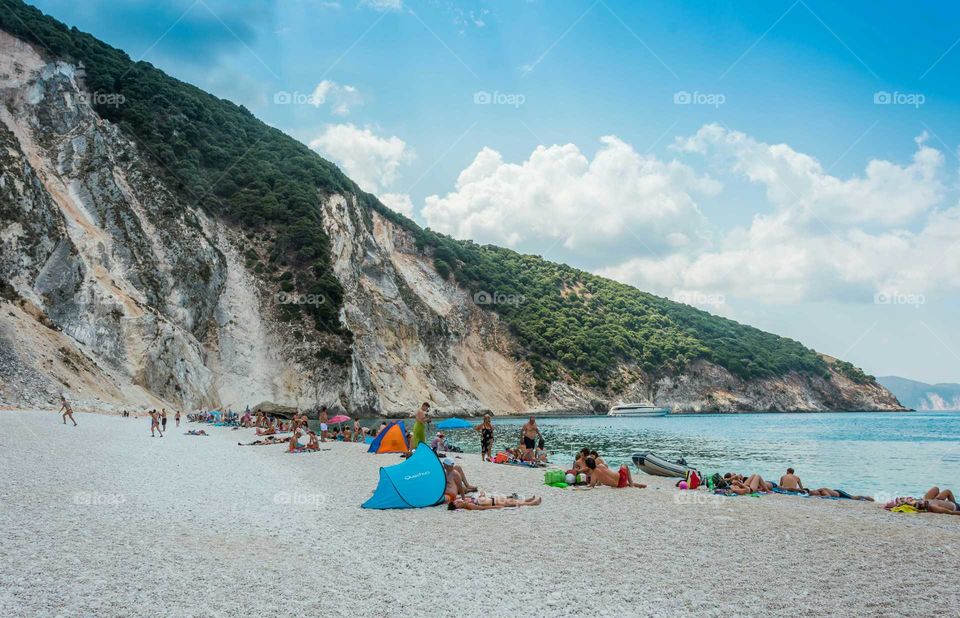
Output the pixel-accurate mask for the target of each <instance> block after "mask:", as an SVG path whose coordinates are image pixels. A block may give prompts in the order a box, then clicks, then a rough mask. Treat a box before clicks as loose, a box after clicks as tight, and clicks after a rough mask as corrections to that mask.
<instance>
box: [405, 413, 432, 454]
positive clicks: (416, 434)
mask: <svg viewBox="0 0 960 618" xmlns="http://www.w3.org/2000/svg"><path fill="white" fill-rule="evenodd" d="M429 411H430V404H429V403H427V402H426V401H424V402H423V405H422V406H420V409H419V410H417V415H416V418H415V420H414V421H413V437H412V438H411V439H410V452H411V453H412V452H413V451H415V450H417V445H418V444H420V443H421V442H426V441H427V423H429V422H430V417H429V416H427V412H429Z"/></svg>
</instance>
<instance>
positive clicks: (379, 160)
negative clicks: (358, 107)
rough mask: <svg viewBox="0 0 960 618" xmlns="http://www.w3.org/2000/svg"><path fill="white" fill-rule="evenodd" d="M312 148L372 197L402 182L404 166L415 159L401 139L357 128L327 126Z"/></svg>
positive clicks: (351, 125)
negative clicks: (400, 178) (341, 169)
mask: <svg viewBox="0 0 960 618" xmlns="http://www.w3.org/2000/svg"><path fill="white" fill-rule="evenodd" d="M310 147H311V148H313V149H314V150H316V151H317V152H319V153H320V154H322V155H325V156H327V157H329V158H330V159H331V160H333V161H334V162H335V163H337V164H338V165H339V166H340V167H342V168H343V171H344V172H346V174H347V175H348V176H350V177H351V178H352V179H353V180H354V181H356V183H357V184H358V185H360V188H362V189H363V190H364V191H369V192H371V193H379V192H381V191H382V190H384V189H386V188H387V187H389V186H390V185H392V184H393V183H394V182H395V181H396V180H397V178H399V175H400V168H401V166H403V165H405V164H407V163H409V162H410V161H412V160H413V159H414V156H415V155H414V153H413V150H412V149H411V148H410V147H408V146H407V143H406V142H404V141H403V140H402V139H400V138H399V137H396V136H392V137H386V138H384V137H379V136H378V135H376V134H375V133H374V132H373V131H371V130H370V129H369V128H362V129H361V128H359V127H357V126H354V125H353V124H332V125H327V126H326V128H325V129H324V131H323V133H321V134H320V135H318V136H317V137H316V138H314V139H312V140H311V141H310Z"/></svg>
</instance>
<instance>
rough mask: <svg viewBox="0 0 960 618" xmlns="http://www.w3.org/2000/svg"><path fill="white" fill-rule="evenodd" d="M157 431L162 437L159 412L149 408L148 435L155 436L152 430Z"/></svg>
mask: <svg viewBox="0 0 960 618" xmlns="http://www.w3.org/2000/svg"><path fill="white" fill-rule="evenodd" d="M155 431H156V432H159V433H160V437H161V438H162V437H163V431H162V430H161V429H160V414H159V413H158V412H157V411H156V410H150V437H151V438H155V437H156V435H154V432H155Z"/></svg>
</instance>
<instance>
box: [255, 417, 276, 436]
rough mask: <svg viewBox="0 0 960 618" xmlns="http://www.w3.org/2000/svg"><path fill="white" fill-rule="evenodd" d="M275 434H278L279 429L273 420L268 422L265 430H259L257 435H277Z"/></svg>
mask: <svg viewBox="0 0 960 618" xmlns="http://www.w3.org/2000/svg"><path fill="white" fill-rule="evenodd" d="M275 433H277V428H276V426H275V425H274V424H273V420H272V419H271V420H270V421H268V422H267V426H266V427H265V428H264V429H258V430H257V435H258V436H272V435H273V434H275Z"/></svg>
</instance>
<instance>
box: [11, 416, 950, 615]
mask: <svg viewBox="0 0 960 618" xmlns="http://www.w3.org/2000/svg"><path fill="white" fill-rule="evenodd" d="M76 417H77V421H78V423H79V426H78V427H73V426H69V425H68V426H64V425H62V424H61V418H60V416H59V415H57V414H56V413H54V412H53V411H37V410H31V411H2V412H0V463H2V466H0V469H2V474H0V507H2V508H0V539H2V541H0V608H2V610H0V614H2V615H5V616H54V615H56V616H61V615H69V616H85V615H96V616H131V615H164V616H274V615H276V616H281V615H285V616H289V615H301V614H303V615H320V616H334V615H353V616H414V615H416V616H419V615H426V616H455V615H484V616H500V615H523V616H573V615H598V616H608V615H609V616H625V615H631V616H633V615H636V616H686V615H691V616H692V615H696V616H732V615H737V616H802V615H810V616H814V615H841V614H842V615H845V616H888V615H889V616H896V615H903V614H914V615H925V614H938V615H954V614H955V613H956V612H957V611H958V608H960V570H958V569H957V564H958V559H960V517H953V516H946V515H926V514H916V515H907V514H896V513H888V512H886V511H884V510H883V509H882V508H881V506H880V505H878V504H873V503H864V502H854V501H849V500H836V501H834V500H823V499H817V498H798V497H789V496H780V495H767V496H763V497H760V498H754V497H738V498H726V497H718V496H712V495H710V494H708V493H707V492H705V491H704V492H681V491H679V490H677V489H674V487H673V481H671V480H669V479H657V478H651V477H648V476H646V475H643V474H641V473H635V480H638V481H641V482H646V483H648V484H649V485H650V487H648V488H647V489H643V490H638V489H632V488H631V489H620V490H616V489H609V488H598V489H593V490H573V489H555V488H551V487H546V486H544V485H543V470H532V469H525V468H520V467H513V466H504V465H495V464H490V463H483V462H481V461H480V459H479V457H478V456H476V455H457V457H458V458H459V462H460V463H461V464H462V465H463V468H464V469H465V471H466V474H467V477H468V480H469V481H470V482H471V483H474V484H476V485H479V486H480V487H481V488H484V489H485V490H486V491H487V492H488V493H496V494H510V493H514V492H516V493H518V494H521V495H527V496H529V495H540V496H543V504H542V505H541V506H539V507H531V508H523V509H508V510H497V511H484V512H462V511H461V512H449V511H448V510H446V509H445V508H442V507H434V508H427V509H410V510H391V511H369V510H363V509H361V508H360V504H361V503H362V502H363V501H364V500H366V499H367V498H368V497H369V496H370V495H371V493H372V492H373V489H374V488H375V486H376V484H377V470H378V468H379V467H380V466H385V465H391V464H394V463H397V462H399V461H400V458H399V456H397V455H372V454H368V453H367V452H366V447H365V446H362V445H359V444H344V443H329V444H324V445H323V448H324V449H329V450H323V451H321V452H319V453H307V454H296V455H291V454H288V453H286V452H285V448H284V447H283V446H251V447H239V446H237V442H241V441H242V442H248V441H250V440H253V439H254V437H253V430H251V429H243V430H237V431H233V430H231V429H229V428H220V427H212V426H209V425H197V424H192V423H188V422H186V419H184V421H183V422H182V423H181V426H180V428H179V429H178V428H176V427H175V426H174V424H173V419H172V418H171V419H170V422H169V425H168V433H167V435H166V436H165V437H163V438H151V437H150V431H149V419H148V418H147V417H144V416H141V417H140V418H138V419H135V418H120V417H116V416H107V415H98V414H84V413H79V414H76ZM201 427H202V428H203V429H206V431H207V432H208V433H210V436H209V437H195V436H187V435H183V434H184V432H185V431H187V430H188V429H194V428H201ZM559 463H561V464H564V466H566V464H568V463H569V462H559ZM744 472H750V471H744ZM918 474H919V471H918ZM917 483H918V489H919V488H921V487H922V486H923V483H924V479H923V478H922V476H918V478H917ZM954 489H957V488H956V487H955V488H954Z"/></svg>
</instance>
